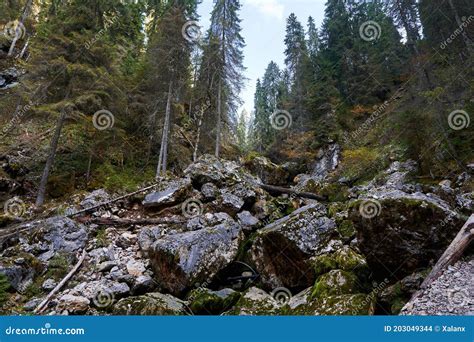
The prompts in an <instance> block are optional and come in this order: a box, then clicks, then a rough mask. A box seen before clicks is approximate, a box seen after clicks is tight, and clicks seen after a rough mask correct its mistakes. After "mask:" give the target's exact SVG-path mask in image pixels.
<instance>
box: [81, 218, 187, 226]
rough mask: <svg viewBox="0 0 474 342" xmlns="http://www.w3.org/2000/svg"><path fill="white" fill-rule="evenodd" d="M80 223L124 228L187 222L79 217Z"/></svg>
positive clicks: (159, 219) (156, 219)
mask: <svg viewBox="0 0 474 342" xmlns="http://www.w3.org/2000/svg"><path fill="white" fill-rule="evenodd" d="M75 220H76V221H77V222H80V223H87V224H98V225H102V226H123V225H132V224H136V225H149V224H150V225H151V224H162V223H183V222H185V220H177V219H173V220H171V219H166V218H155V219H153V218H147V219H120V218H106V217H93V218H89V217H78V218H76V219H75Z"/></svg>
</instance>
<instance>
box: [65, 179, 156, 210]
mask: <svg viewBox="0 0 474 342" xmlns="http://www.w3.org/2000/svg"><path fill="white" fill-rule="evenodd" d="M158 184H159V183H156V184H153V185H150V186H147V187H146V188H142V189H139V190H137V191H134V192H131V193H128V194H126V195H123V196H120V197H117V198H114V199H112V200H110V201H108V202H104V203H101V204H98V205H95V206H93V207H90V208H86V209H83V210H80V211H76V212H74V213H72V214H69V215H66V217H74V216H78V215H80V214H85V213H88V212H91V211H92V212H95V211H98V210H99V209H100V208H103V207H106V206H108V205H110V204H112V203H115V202H117V201H120V200H123V199H125V198H128V197H131V196H134V195H137V194H139V193H141V192H144V191H147V190H151V189H153V188H155V187H156V186H157V185H158Z"/></svg>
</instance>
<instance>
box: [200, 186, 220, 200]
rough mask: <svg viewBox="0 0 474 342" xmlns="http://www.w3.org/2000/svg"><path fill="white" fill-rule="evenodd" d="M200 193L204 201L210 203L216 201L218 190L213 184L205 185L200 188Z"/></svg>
mask: <svg viewBox="0 0 474 342" xmlns="http://www.w3.org/2000/svg"><path fill="white" fill-rule="evenodd" d="M201 193H202V195H203V198H204V200H205V201H212V200H215V199H216V197H217V195H218V193H219V189H218V188H217V186H215V185H214V184H213V183H206V184H204V185H203V186H202V188H201Z"/></svg>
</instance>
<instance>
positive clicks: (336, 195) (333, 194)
mask: <svg viewBox="0 0 474 342" xmlns="http://www.w3.org/2000/svg"><path fill="white" fill-rule="evenodd" d="M348 190H349V188H348V187H347V186H345V185H341V184H338V183H330V184H327V185H326V186H324V187H323V188H322V189H321V190H320V194H321V195H323V196H326V197H327V198H328V200H329V201H330V202H344V201H347V198H348V196H349V191H348Z"/></svg>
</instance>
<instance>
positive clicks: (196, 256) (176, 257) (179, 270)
mask: <svg viewBox="0 0 474 342" xmlns="http://www.w3.org/2000/svg"><path fill="white" fill-rule="evenodd" d="M242 236H243V234H241V227H240V226H239V225H238V224H237V223H236V222H235V221H233V220H231V219H230V220H226V221H224V222H222V223H218V224H216V225H214V226H208V227H206V228H203V229H199V230H195V231H189V232H184V233H176V234H170V235H166V236H163V237H162V238H160V239H158V240H157V241H156V242H155V243H154V244H153V245H152V246H151V247H150V249H149V250H148V251H145V252H146V253H147V255H149V258H150V265H151V267H152V269H153V271H154V273H155V275H156V277H157V280H158V282H159V284H160V285H161V286H163V287H164V288H165V289H166V290H168V291H169V292H171V293H172V294H176V295H177V294H180V293H182V292H183V291H185V290H186V289H187V288H189V287H192V285H193V284H195V283H197V282H199V283H202V282H204V281H207V280H209V279H210V278H212V277H213V276H214V275H215V274H216V273H217V272H219V271H220V270H221V269H223V268H224V267H226V266H227V265H228V264H229V263H231V262H232V261H233V260H234V258H235V257H236V255H237V252H238V248H239V244H240V242H241V240H242Z"/></svg>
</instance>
